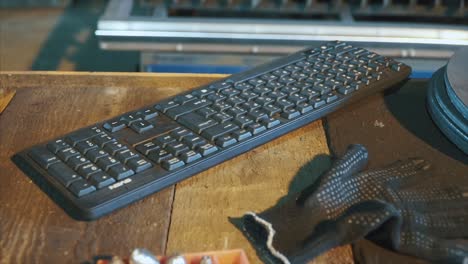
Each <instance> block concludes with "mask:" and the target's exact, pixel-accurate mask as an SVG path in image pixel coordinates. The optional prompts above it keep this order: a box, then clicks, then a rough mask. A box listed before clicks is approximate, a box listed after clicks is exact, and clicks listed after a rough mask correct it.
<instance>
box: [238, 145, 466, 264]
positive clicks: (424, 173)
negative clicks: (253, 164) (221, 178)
mask: <svg viewBox="0 0 468 264" xmlns="http://www.w3.org/2000/svg"><path fill="white" fill-rule="evenodd" d="M367 160H368V152H367V150H366V149H365V148H364V147H363V146H362V145H351V146H350V147H348V150H347V151H346V153H345V154H344V155H343V157H341V158H340V159H337V160H336V161H335V162H334V163H333V165H332V166H331V168H330V169H329V170H328V172H326V173H324V174H323V175H322V176H321V177H320V178H319V179H318V180H316V181H315V182H314V183H313V184H312V185H311V186H308V187H306V188H305V189H304V190H303V191H302V192H301V193H299V194H297V195H295V196H293V199H289V200H288V201H286V202H284V203H280V204H278V205H277V206H275V207H272V208H270V209H268V210H267V211H265V212H263V213H260V214H256V213H253V212H248V213H246V214H245V215H244V216H243V217H242V218H241V221H240V225H241V226H240V228H241V229H242V231H243V232H244V234H245V235H246V236H247V237H248V238H249V240H250V241H251V242H252V243H253V245H254V247H255V248H256V249H257V251H258V253H259V255H260V257H261V258H262V259H263V260H264V261H265V262H266V263H306V262H308V261H310V260H312V259H313V258H314V257H316V256H318V255H319V254H321V253H323V252H325V251H327V250H329V249H331V248H334V247H337V246H340V245H345V244H349V243H353V242H355V241H357V240H360V239H363V238H366V239H368V240H370V241H372V242H374V243H375V244H377V245H379V246H381V247H383V248H386V249H389V250H392V251H396V252H398V253H401V254H406V255H410V256H415V257H418V258H422V259H425V260H428V261H432V262H441V263H468V240H467V239H468V188H467V186H463V185H459V186H454V185H447V184H444V183H443V182H442V181H437V180H435V177H432V175H431V173H430V171H431V170H430V166H429V164H428V163H427V162H426V161H424V160H422V159H408V160H404V161H397V162H394V163H392V164H390V165H389V166H387V167H385V168H382V169H377V170H371V171H363V172H361V171H362V170H363V169H364V168H365V167H366V164H367ZM463 261H466V262H463Z"/></svg>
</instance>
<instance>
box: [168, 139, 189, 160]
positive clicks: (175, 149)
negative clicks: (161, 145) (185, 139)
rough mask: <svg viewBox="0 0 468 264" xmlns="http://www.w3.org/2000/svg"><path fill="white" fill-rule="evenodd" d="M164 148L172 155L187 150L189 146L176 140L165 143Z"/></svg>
mask: <svg viewBox="0 0 468 264" xmlns="http://www.w3.org/2000/svg"><path fill="white" fill-rule="evenodd" d="M166 150H168V151H169V152H170V153H172V155H174V156H179V154H180V153H182V152H184V151H188V150H189V148H188V146H186V145H185V144H183V143H180V142H177V141H176V142H171V143H169V144H167V145H166Z"/></svg>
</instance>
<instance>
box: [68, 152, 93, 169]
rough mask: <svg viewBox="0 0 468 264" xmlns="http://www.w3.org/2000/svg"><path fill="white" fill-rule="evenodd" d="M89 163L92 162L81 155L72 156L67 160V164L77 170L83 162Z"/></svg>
mask: <svg viewBox="0 0 468 264" xmlns="http://www.w3.org/2000/svg"><path fill="white" fill-rule="evenodd" d="M87 163H90V161H89V160H88V159H87V158H85V157H83V156H81V155H78V156H74V157H71V158H70V159H68V161H67V165H68V166H70V167H71V168H72V169H74V170H76V169H77V168H78V167H79V166H81V165H83V164H87Z"/></svg>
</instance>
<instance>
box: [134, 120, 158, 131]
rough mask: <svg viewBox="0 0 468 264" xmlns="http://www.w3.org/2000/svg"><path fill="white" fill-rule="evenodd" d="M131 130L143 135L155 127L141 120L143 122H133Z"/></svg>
mask: <svg viewBox="0 0 468 264" xmlns="http://www.w3.org/2000/svg"><path fill="white" fill-rule="evenodd" d="M130 128H131V129H133V131H135V132H137V133H139V134H141V133H143V132H146V131H148V130H151V129H152V128H154V126H153V124H151V123H150V122H148V121H146V120H141V121H136V122H133V123H132V124H131V125H130Z"/></svg>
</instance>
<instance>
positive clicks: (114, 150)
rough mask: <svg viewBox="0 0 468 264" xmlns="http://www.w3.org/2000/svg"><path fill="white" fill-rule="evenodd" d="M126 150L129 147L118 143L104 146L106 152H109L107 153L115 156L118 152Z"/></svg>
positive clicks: (109, 143) (112, 142)
mask: <svg viewBox="0 0 468 264" xmlns="http://www.w3.org/2000/svg"><path fill="white" fill-rule="evenodd" d="M126 148H127V147H126V146H125V145H123V144H122V143H119V142H117V141H111V142H108V143H106V144H104V150H105V151H107V153H110V154H111V155H115V153H117V151H120V150H123V149H126Z"/></svg>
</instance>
